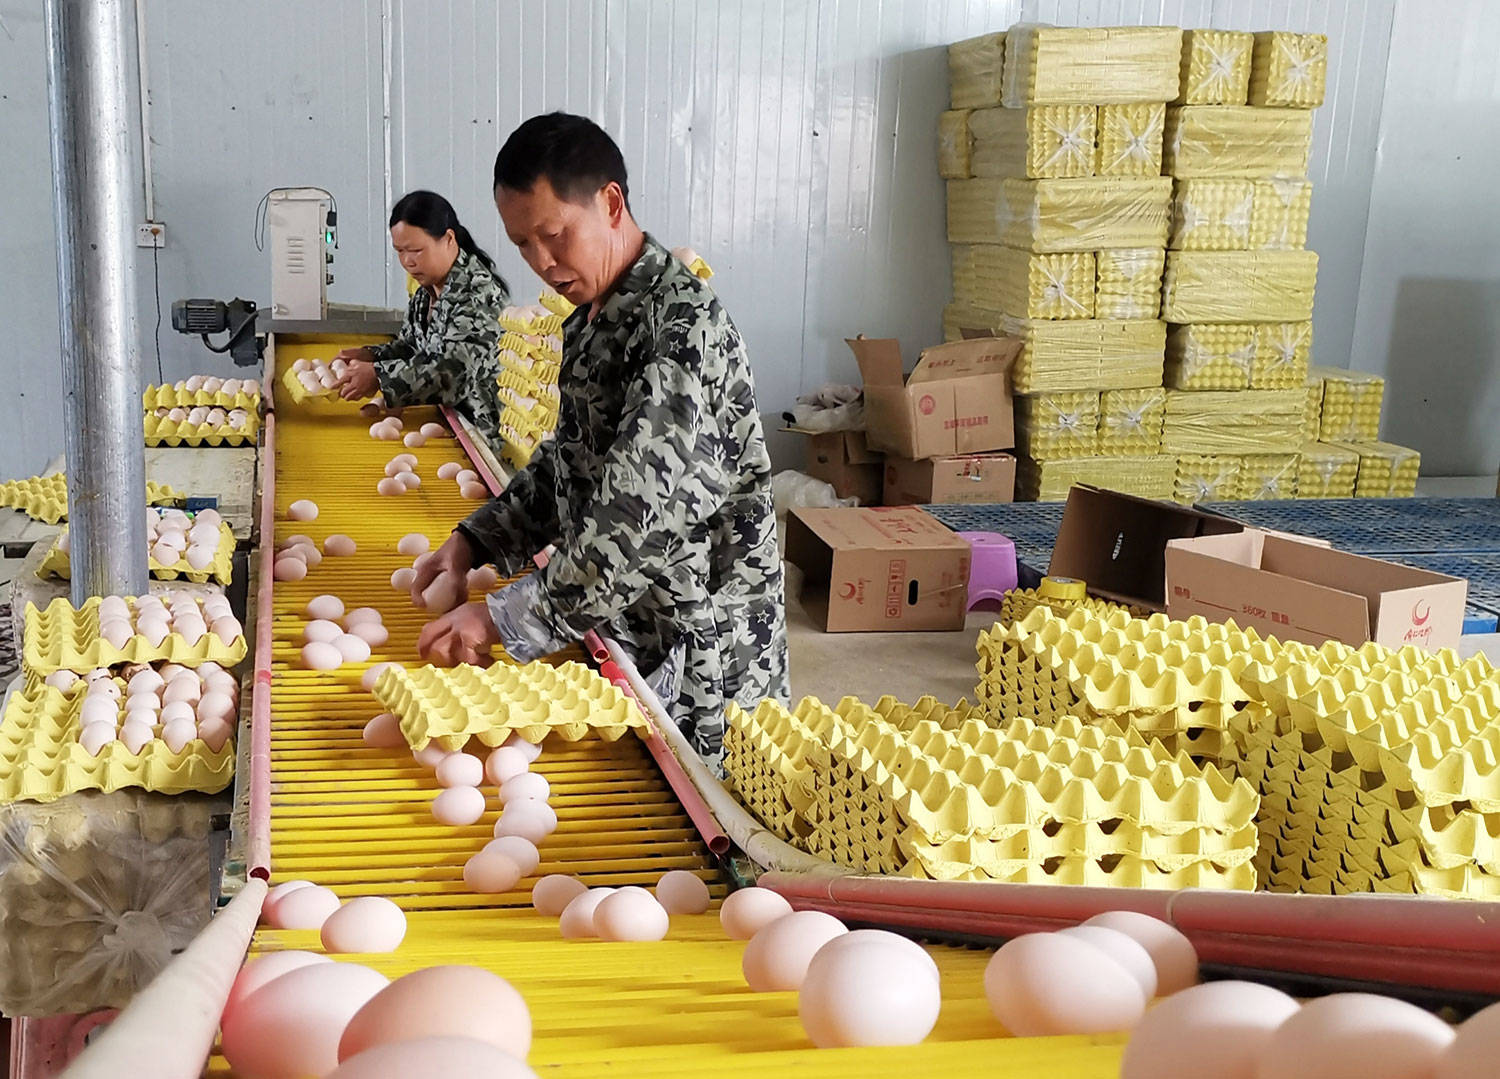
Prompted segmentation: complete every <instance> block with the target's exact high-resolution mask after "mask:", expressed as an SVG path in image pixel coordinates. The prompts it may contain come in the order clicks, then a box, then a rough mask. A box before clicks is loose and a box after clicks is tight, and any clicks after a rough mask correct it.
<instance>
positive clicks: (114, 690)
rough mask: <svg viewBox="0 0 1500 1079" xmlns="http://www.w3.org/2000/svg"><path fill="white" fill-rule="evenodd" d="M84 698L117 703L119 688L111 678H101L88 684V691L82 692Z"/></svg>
mask: <svg viewBox="0 0 1500 1079" xmlns="http://www.w3.org/2000/svg"><path fill="white" fill-rule="evenodd" d="M84 696H85V697H103V698H104V699H105V700H110V701H119V699H120V686H119V683H117V682H115V681H114V679H112V678H101V679H99V680H98V681H96V682H90V683H89V684H88V689H86V690H85V691H84Z"/></svg>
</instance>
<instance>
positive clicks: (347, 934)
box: [319, 895, 406, 953]
mask: <svg viewBox="0 0 1500 1079" xmlns="http://www.w3.org/2000/svg"><path fill="white" fill-rule="evenodd" d="M319 932H320V935H321V937H322V942H323V948H324V950H325V951H329V952H335V953H338V952H369V953H376V952H394V951H395V950H396V948H397V947H398V946H399V945H400V944H401V941H402V940H403V939H404V938H405V937H406V915H405V914H403V913H402V911H401V908H400V907H398V906H396V904H394V903H392V902H391V901H390V900H389V899H385V898H382V897H381V896H378V895H366V896H359V897H358V898H355V899H351V900H349V902H347V903H345V904H344V905H343V906H342V907H340V908H339V909H338V910H336V911H334V912H333V913H332V914H330V915H329V916H328V920H327V921H325V922H324V923H323V926H322V929H321V930H320V931H319Z"/></svg>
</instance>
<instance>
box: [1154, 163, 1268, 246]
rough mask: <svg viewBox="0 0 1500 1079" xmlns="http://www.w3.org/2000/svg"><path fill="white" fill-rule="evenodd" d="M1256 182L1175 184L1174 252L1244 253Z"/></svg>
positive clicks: (1171, 237)
mask: <svg viewBox="0 0 1500 1079" xmlns="http://www.w3.org/2000/svg"><path fill="white" fill-rule="evenodd" d="M1254 202H1255V181H1253V180H1248V179H1245V178H1244V177H1218V176H1216V177H1199V178H1197V179H1188V180H1177V181H1176V182H1175V183H1174V184H1173V187H1172V228H1171V232H1170V233H1169V235H1168V238H1167V246H1168V247H1170V248H1171V249H1172V250H1174V251H1244V250H1247V249H1248V248H1249V247H1250V218H1251V215H1252V213H1253V207H1254Z"/></svg>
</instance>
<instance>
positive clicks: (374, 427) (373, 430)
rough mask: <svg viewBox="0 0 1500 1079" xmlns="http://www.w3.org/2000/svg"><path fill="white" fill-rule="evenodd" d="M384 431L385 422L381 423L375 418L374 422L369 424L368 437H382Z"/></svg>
mask: <svg viewBox="0 0 1500 1079" xmlns="http://www.w3.org/2000/svg"><path fill="white" fill-rule="evenodd" d="M385 431H386V426H385V424H383V423H381V422H380V421H379V420H376V421H375V422H374V423H372V424H370V437H371V438H384V437H385Z"/></svg>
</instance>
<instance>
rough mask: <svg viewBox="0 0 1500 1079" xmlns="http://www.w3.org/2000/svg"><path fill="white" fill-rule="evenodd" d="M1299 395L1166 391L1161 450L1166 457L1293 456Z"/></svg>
mask: <svg viewBox="0 0 1500 1079" xmlns="http://www.w3.org/2000/svg"><path fill="white" fill-rule="evenodd" d="M1305 404H1306V395H1305V394H1304V393H1303V391H1301V390H1168V391H1167V409H1166V415H1165V417H1164V418H1163V419H1162V429H1161V445H1162V450H1163V451H1164V452H1166V453H1170V454H1174V455H1181V454H1193V453H1197V454H1225V453H1228V454H1244V453H1297V452H1299V451H1300V450H1301V448H1302V442H1303V437H1302V410H1303V407H1304V405H1305Z"/></svg>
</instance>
